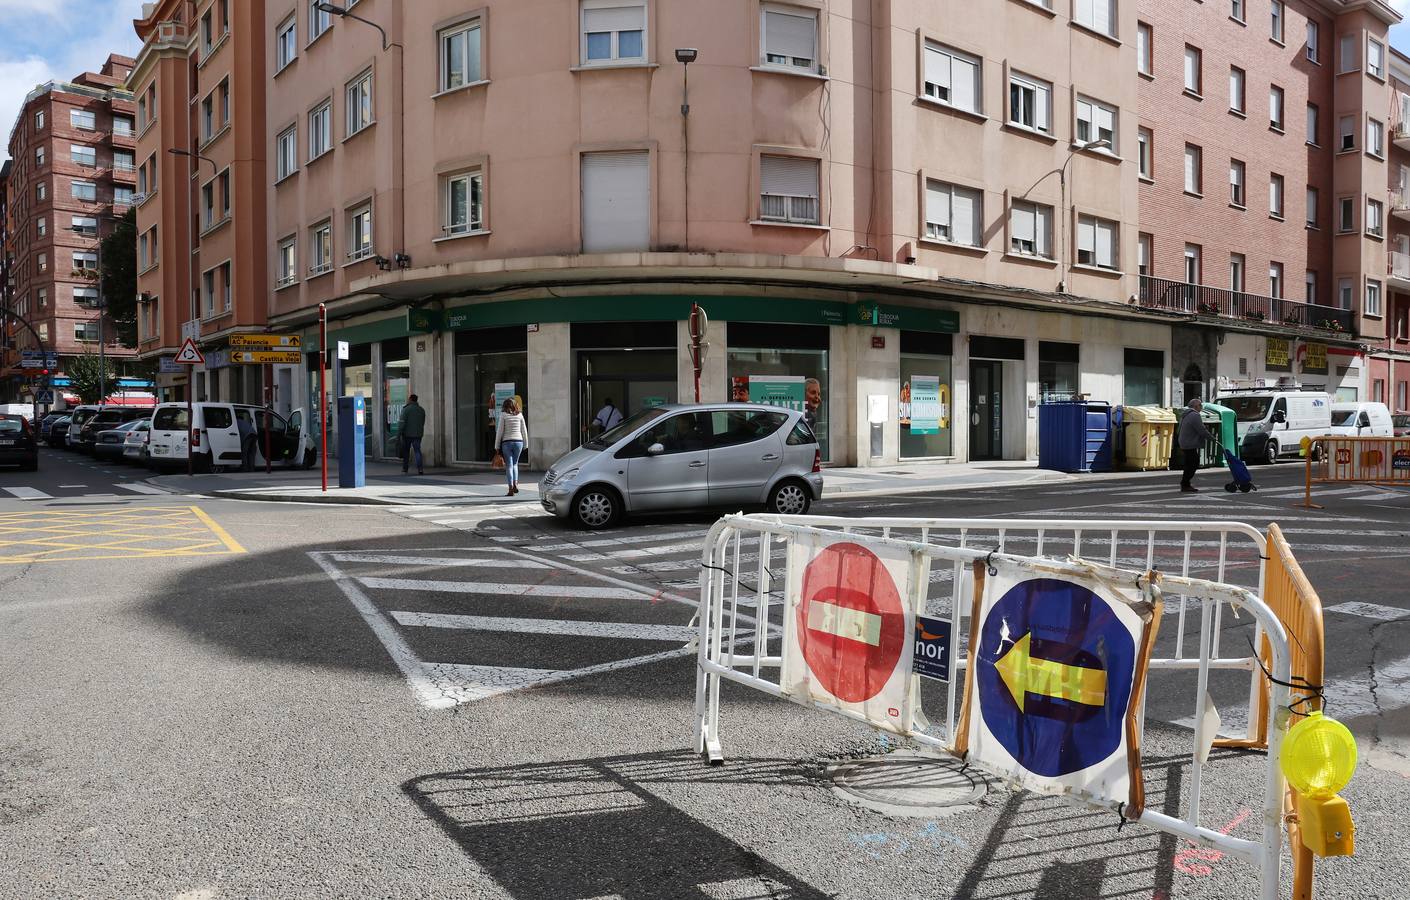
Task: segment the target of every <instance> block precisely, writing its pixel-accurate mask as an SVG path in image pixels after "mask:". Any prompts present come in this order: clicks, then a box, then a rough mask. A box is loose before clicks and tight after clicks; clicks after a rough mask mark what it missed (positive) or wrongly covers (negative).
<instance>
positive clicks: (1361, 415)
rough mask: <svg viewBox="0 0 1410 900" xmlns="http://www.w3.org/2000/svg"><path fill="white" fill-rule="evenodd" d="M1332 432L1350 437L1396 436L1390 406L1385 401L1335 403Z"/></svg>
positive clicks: (1333, 406) (1333, 405)
mask: <svg viewBox="0 0 1410 900" xmlns="http://www.w3.org/2000/svg"><path fill="white" fill-rule="evenodd" d="M1330 433H1331V434H1344V435H1347V436H1349V437H1395V425H1394V424H1393V423H1392V421H1391V417H1390V407H1388V406H1386V405H1385V404H1384V403H1370V402H1366V403H1360V402H1358V403H1333V404H1332V430H1331V432H1330Z"/></svg>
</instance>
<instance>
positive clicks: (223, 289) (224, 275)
mask: <svg viewBox="0 0 1410 900" xmlns="http://www.w3.org/2000/svg"><path fill="white" fill-rule="evenodd" d="M216 271H217V279H216V281H217V283H218V284H219V285H220V309H221V310H222V311H224V312H229V311H230V307H231V300H232V297H231V294H232V293H233V290H232V289H233V288H234V286H235V279H234V278H233V277H232V273H231V269H230V263H228V262H223V263H221V264H220V265H219V266H217V267H216Z"/></svg>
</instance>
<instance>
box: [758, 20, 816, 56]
mask: <svg viewBox="0 0 1410 900" xmlns="http://www.w3.org/2000/svg"><path fill="white" fill-rule="evenodd" d="M816 47H817V19H815V18H814V17H812V16H809V15H795V14H793V13H787V12H783V11H782V10H776V9H768V10H764V52H765V53H766V54H769V55H773V56H786V57H789V58H790V59H810V60H811V59H817V58H818V55H817V50H816Z"/></svg>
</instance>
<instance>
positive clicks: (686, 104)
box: [676, 47, 700, 400]
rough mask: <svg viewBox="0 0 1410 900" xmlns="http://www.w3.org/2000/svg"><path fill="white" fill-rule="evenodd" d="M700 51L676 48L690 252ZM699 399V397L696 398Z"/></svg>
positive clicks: (689, 48)
mask: <svg viewBox="0 0 1410 900" xmlns="http://www.w3.org/2000/svg"><path fill="white" fill-rule="evenodd" d="M699 55H700V51H699V50H697V49H695V48H694V47H681V48H678V49H677V50H676V62H678V63H680V64H681V159H682V165H683V166H684V170H685V171H684V183H685V207H684V208H685V252H686V253H689V252H690V64H691V63H693V62H695V58H696V57H697V56H699ZM696 399H697V400H698V399H699V398H698V397H697V398H696Z"/></svg>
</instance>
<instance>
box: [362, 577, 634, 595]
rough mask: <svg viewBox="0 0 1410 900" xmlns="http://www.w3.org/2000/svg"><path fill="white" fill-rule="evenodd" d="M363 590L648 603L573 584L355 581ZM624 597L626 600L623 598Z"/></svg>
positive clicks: (618, 591)
mask: <svg viewBox="0 0 1410 900" xmlns="http://www.w3.org/2000/svg"><path fill="white" fill-rule="evenodd" d="M357 580H358V581H360V582H362V585H363V587H368V588H374V589H377V590H384V591H420V592H423V593H424V592H428V591H430V592H438V593H443V594H482V595H487V596H492V597H548V598H554V599H591V600H626V599H632V598H633V597H637V598H644V599H648V600H649V599H651V598H652V596H653V595H652V594H649V593H646V592H644V591H642V590H640V589H636V590H631V591H624V590H623V589H622V588H601V587H582V586H581V585H575V584H504V583H500V584H494V583H482V582H469V581H425V580H420V579H412V578H358V579H357ZM624 595H625V596H624Z"/></svg>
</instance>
